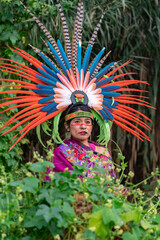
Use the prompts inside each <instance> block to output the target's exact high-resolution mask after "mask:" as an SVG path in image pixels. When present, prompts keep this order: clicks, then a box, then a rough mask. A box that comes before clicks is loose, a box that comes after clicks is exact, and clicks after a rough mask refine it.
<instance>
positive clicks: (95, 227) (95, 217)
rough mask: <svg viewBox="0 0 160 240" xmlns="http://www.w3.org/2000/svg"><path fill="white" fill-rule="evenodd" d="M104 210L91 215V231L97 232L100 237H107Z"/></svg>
mask: <svg viewBox="0 0 160 240" xmlns="http://www.w3.org/2000/svg"><path fill="white" fill-rule="evenodd" d="M102 216H103V210H99V211H96V212H94V213H92V214H91V216H90V219H89V230H91V231H92V232H96V233H97V235H98V236H99V237H102V238H104V237H106V235H107V228H106V226H105V225H104V222H103V218H102Z"/></svg>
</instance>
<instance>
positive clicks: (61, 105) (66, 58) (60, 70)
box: [0, 0, 151, 149]
mask: <svg viewBox="0 0 160 240" xmlns="http://www.w3.org/2000/svg"><path fill="white" fill-rule="evenodd" d="M57 2H58V8H59V12H60V17H61V21H62V26H63V33H64V39H65V49H66V52H65V50H64V48H63V46H62V44H61V42H60V41H59V40H58V41H57V42H56V41H55V40H54V39H53V37H52V36H51V35H50V33H49V32H48V30H47V29H46V28H45V26H44V25H43V24H42V23H41V22H40V21H39V20H38V19H37V18H36V17H35V16H34V15H33V14H32V13H31V12H30V11H29V10H28V9H27V8H26V7H25V6H24V4H23V3H22V5H23V6H24V8H25V9H26V10H27V11H28V12H29V13H30V15H31V16H32V17H33V19H34V20H35V21H36V23H37V24H38V26H39V27H40V28H41V29H42V30H43V32H44V34H45V36H46V37H47V38H48V41H47V42H45V41H44V40H43V41H44V43H45V45H46V46H47V48H48V49H49V51H50V53H51V56H52V57H53V60H51V59H50V58H49V57H47V56H46V55H45V54H44V53H43V52H41V51H40V50H39V49H37V48H35V47H33V46H31V47H32V48H33V50H34V51H35V52H36V53H37V54H38V55H39V56H40V57H41V58H42V60H43V63H42V62H40V61H39V60H37V59H36V58H34V57H33V56H31V55H30V54H28V53H27V52H25V51H23V50H21V49H19V48H17V47H14V48H11V49H12V50H13V51H14V52H16V53H18V54H19V55H20V56H22V57H23V58H24V59H26V60H27V61H28V62H29V63H31V64H32V65H33V66H34V67H35V68H36V70H34V69H32V68H30V67H28V66H25V65H23V64H21V63H18V62H16V61H13V60H11V59H0V60H1V61H2V62H0V69H1V70H2V71H6V72H9V73H12V74H15V75H17V76H18V77H19V78H20V79H19V80H14V79H1V81H6V82H11V83H12V84H8V85H2V86H8V87H18V90H8V91H2V92H1V94H4V93H16V94H20V95H19V96H14V97H9V98H4V99H2V100H3V101H4V103H1V104H0V107H2V106H8V105H12V104H17V105H16V106H11V107H9V108H7V109H5V110H3V111H2V112H1V113H3V112H6V111H8V110H11V109H14V108H20V107H23V109H22V110H20V111H19V112H18V113H16V114H15V115H14V116H13V117H11V118H10V119H9V120H8V121H7V122H6V123H5V124H4V126H3V127H2V128H1V129H0V130H2V129H4V128H5V127H7V126H9V125H10V124H12V123H15V122H16V121H17V120H18V121H19V122H18V123H16V124H15V125H14V126H13V127H11V128H10V129H9V130H8V131H6V132H5V133H3V134H2V135H4V134H7V133H9V132H11V131H13V130H14V129H16V128H17V127H18V126H20V125H23V124H26V123H28V124H27V125H25V126H24V127H23V129H22V130H21V131H20V132H19V133H18V134H19V135H20V136H19V137H18V139H17V140H16V141H15V142H14V144H13V146H12V147H11V149H12V148H13V147H14V146H15V144H17V143H18V142H19V141H20V140H21V139H22V138H23V137H24V136H25V135H26V134H27V133H28V132H29V131H30V130H31V129H33V128H35V127H37V126H38V125H39V124H42V123H44V122H46V121H47V120H49V119H52V118H55V121H54V134H55V138H56V137H57V138H58V137H59V135H58V131H57V129H58V122H59V119H60V115H61V113H62V112H63V111H64V110H65V109H66V108H67V107H68V106H69V105H70V104H72V103H73V104H74V103H76V102H83V103H84V104H87V105H88V106H89V107H90V108H91V109H92V113H93V115H94V116H95V117H96V119H97V120H98V123H99V124H100V125H103V123H105V122H107V121H108V120H109V121H112V122H113V123H115V124H117V125H118V126H120V127H121V128H123V129H125V130H126V131H128V132H130V133H132V134H133V135H135V136H136V137H138V138H139V139H141V140H142V141H143V140H144V139H147V140H148V141H150V139H149V137H148V136H147V135H146V134H145V133H144V132H143V131H142V130H140V129H139V128H138V127H137V125H139V126H141V127H143V128H144V129H149V127H148V125H147V123H146V122H147V121H150V119H149V118H148V117H147V116H145V115H144V114H142V113H141V112H139V111H137V110H135V109H133V108H131V107H129V106H128V105H125V104H129V103H131V104H137V105H142V106H147V107H151V106H150V104H149V103H148V102H146V101H144V100H141V99H140V98H141V95H134V94H132V95H131V94H126V93H124V94H122V92H128V91H133V92H140V93H141V92H146V91H144V90H139V89H135V88H127V86H129V85H131V84H137V83H143V84H148V83H147V82H146V81H140V80H118V79H119V78H122V77H123V76H125V75H131V74H134V73H132V72H129V73H123V74H119V75H115V73H116V72H117V71H118V70H119V69H120V68H122V67H124V66H126V65H127V64H129V63H130V62H131V61H127V62H125V63H124V64H122V65H121V66H118V67H115V66H114V65H115V63H114V62H111V63H110V64H108V65H107V66H105V67H104V68H102V69H101V66H102V64H103V63H104V61H105V60H106V58H107V56H108V54H109V53H110V52H109V53H107V54H106V55H105V56H104V57H103V58H102V55H103V53H104V51H105V49H104V48H103V49H102V50H101V51H100V52H99V53H98V54H97V56H96V57H95V58H94V59H93V60H92V61H90V55H91V50H92V47H93V45H94V42H95V39H96V37H97V32H98V30H99V28H100V25H101V22H102V19H103V16H104V15H102V16H101V18H100V20H99V23H98V24H97V26H96V27H95V30H94V32H93V34H92V36H91V39H90V40H89V43H88V46H87V48H86V52H85V54H84V57H83V60H82V54H81V52H82V43H81V38H82V20H83V1H82V0H79V3H78V8H77V15H76V19H75V24H74V33H73V38H72V45H71V42H70V35H69V31H68V27H67V22H66V18H65V16H64V13H63V10H62V7H61V4H60V2H59V1H57ZM90 62H91V63H90ZM113 66H114V68H113ZM100 69H101V70H100ZM27 80H29V81H27ZM13 83H14V84H13ZM19 89H22V90H19ZM6 100H7V101H6ZM101 131H103V129H101ZM18 134H17V135H18ZM17 135H16V136H14V138H15V137H17ZM104 137H105V132H104V131H103V136H102V134H100V138H99V140H100V141H102V140H103V138H104ZM14 138H13V139H14ZM13 139H12V140H13Z"/></svg>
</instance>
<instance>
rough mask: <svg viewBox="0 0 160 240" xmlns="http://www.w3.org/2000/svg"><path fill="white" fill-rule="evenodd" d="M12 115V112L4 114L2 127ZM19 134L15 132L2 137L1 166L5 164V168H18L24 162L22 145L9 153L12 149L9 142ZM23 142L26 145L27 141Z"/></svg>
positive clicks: (0, 139) (0, 145)
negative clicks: (19, 163)
mask: <svg viewBox="0 0 160 240" xmlns="http://www.w3.org/2000/svg"><path fill="white" fill-rule="evenodd" d="M11 115H12V114H11V112H8V113H7V114H3V117H2V118H1V119H0V127H2V126H3V125H4V124H5V123H6V122H7V121H8V120H9V118H10V117H11ZM7 130H9V128H6V131H7ZM18 132H19V131H18V130H15V131H14V132H10V133H8V134H7V135H4V136H1V137H0V164H3V165H4V166H5V167H11V166H17V164H18V162H19V161H21V160H22V155H23V151H22V149H21V147H20V144H17V145H16V146H15V148H13V149H12V150H11V151H9V149H10V147H11V144H9V142H10V141H11V139H12V138H13V137H14V136H15V135H16V134H17V133H18ZM22 142H23V143H25V142H26V141H25V139H23V141H22Z"/></svg>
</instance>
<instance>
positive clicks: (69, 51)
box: [57, 0, 72, 64]
mask: <svg viewBox="0 0 160 240" xmlns="http://www.w3.org/2000/svg"><path fill="white" fill-rule="evenodd" d="M57 6H58V8H59V13H60V17H61V21H62V27H63V34H64V39H65V47H66V51H67V57H68V60H69V63H70V64H71V56H72V48H71V42H70V36H69V30H68V25H67V21H66V18H65V16H64V12H63V9H62V6H61V4H60V2H59V0H57Z"/></svg>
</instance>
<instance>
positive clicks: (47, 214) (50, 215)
mask: <svg viewBox="0 0 160 240" xmlns="http://www.w3.org/2000/svg"><path fill="white" fill-rule="evenodd" d="M38 207H39V209H38V211H37V212H36V216H43V217H44V219H45V221H46V222H47V223H48V222H49V221H50V220H51V219H55V218H56V219H58V220H59V221H60V222H62V217H61V215H60V214H59V213H60V212H61V211H62V210H61V209H60V208H57V207H51V208H50V207H48V206H47V205H45V204H41V205H39V206H38ZM60 225H61V224H60ZM62 226H63V225H62Z"/></svg>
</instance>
